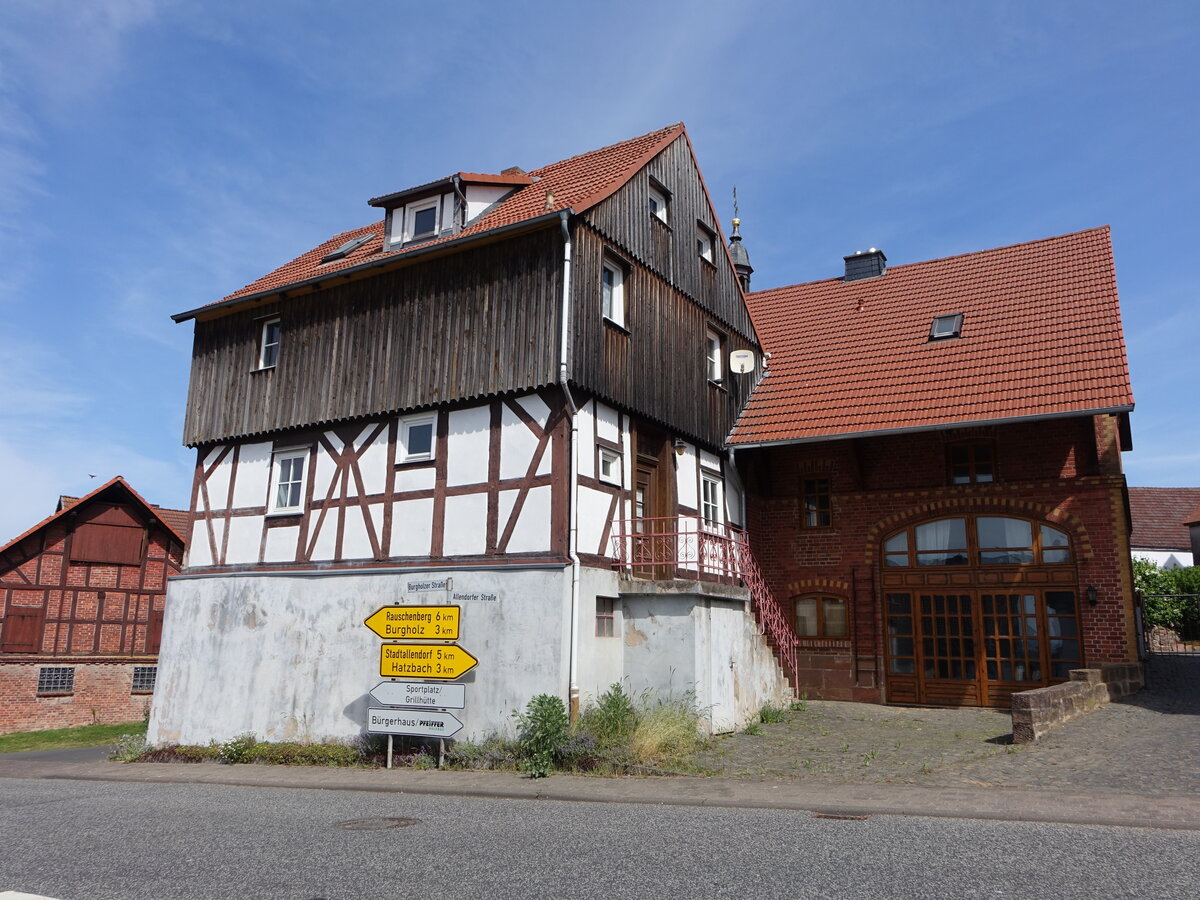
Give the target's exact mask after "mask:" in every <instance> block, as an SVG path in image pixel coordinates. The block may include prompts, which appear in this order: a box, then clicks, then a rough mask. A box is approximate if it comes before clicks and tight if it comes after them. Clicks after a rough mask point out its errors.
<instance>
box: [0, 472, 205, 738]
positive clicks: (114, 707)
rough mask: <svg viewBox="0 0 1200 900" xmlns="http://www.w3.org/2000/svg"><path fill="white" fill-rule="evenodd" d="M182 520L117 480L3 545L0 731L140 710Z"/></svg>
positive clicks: (66, 500) (179, 548)
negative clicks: (149, 502)
mask: <svg viewBox="0 0 1200 900" xmlns="http://www.w3.org/2000/svg"><path fill="white" fill-rule="evenodd" d="M188 519H189V514H188V512H187V511H186V510H175V509H161V508H159V507H157V506H152V505H150V504H148V503H147V502H146V501H145V500H143V499H142V498H141V497H140V496H138V494H137V493H136V492H135V491H134V490H133V488H131V487H130V486H129V485H128V484H127V483H126V482H125V480H124V479H123V478H121V477H119V476H118V477H117V478H114V479H113V480H111V481H109V482H108V483H106V484H104V485H102V486H101V487H99V488H97V489H96V490H94V491H92V492H91V493H90V494H88V495H87V496H85V497H82V498H74V497H62V498H60V500H59V503H58V508H57V509H56V511H55V512H54V514H53V515H51V516H50V517H48V518H46V519H45V520H43V521H41V522H39V523H38V524H37V525H35V526H34V527H32V528H31V529H29V530H28V531H26V532H25V533H24V534H22V535H20V536H19V537H16V538H14V539H13V540H11V541H9V542H8V543H7V544H5V545H4V546H3V547H0V732H9V731H34V730H38V729H43V728H64V727H69V726H74V725H90V724H92V723H95V722H126V721H131V720H134V719H139V718H141V717H142V716H143V715H144V714H145V711H146V708H147V706H148V704H149V702H150V697H151V694H152V692H153V690H154V682H155V676H156V674H157V662H158V660H157V654H158V648H159V641H160V638H161V635H162V624H163V610H164V601H165V597H166V586H167V578H168V577H169V576H170V575H174V574H177V573H178V572H179V570H180V569H181V567H182V565H183V553H184V538H183V537H182V535H184V534H186V533H187V530H188V529H187V525H188Z"/></svg>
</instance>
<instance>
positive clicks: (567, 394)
mask: <svg viewBox="0 0 1200 900" xmlns="http://www.w3.org/2000/svg"><path fill="white" fill-rule="evenodd" d="M568 216H569V210H565V209H564V210H560V211H559V224H560V225H561V226H562V235H563V292H562V311H561V316H560V319H561V324H562V333H561V334H560V336H559V354H558V383H559V386H560V387H561V388H562V392H563V397H564V398H565V399H566V401H567V411H568V413H569V414H570V416H571V466H570V487H569V490H570V495H569V498H568V502H569V503H570V505H571V510H570V514H569V516H568V521H569V523H570V525H569V528H568V531H567V554H568V555H569V556H570V558H571V635H570V642H569V647H570V654H571V655H570V660H569V663H568V669H569V672H570V676H569V678H570V681H569V689H568V690H569V694H568V697H567V709H568V712H569V714H570V717H571V722H576V721H578V720H579V424H578V421H577V419H578V414H579V407H577V406H576V405H575V398H574V397H572V396H571V388H570V386H569V385H568V384H567V347H568V344H569V341H570V317H569V312H570V302H571V230H570V228H569V227H568V225H567V220H568Z"/></svg>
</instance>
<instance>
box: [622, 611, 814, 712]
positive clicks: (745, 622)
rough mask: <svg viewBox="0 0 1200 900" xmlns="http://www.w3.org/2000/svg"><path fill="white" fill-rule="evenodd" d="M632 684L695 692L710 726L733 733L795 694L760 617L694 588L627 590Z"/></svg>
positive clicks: (672, 693)
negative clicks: (679, 590) (763, 631)
mask: <svg viewBox="0 0 1200 900" xmlns="http://www.w3.org/2000/svg"><path fill="white" fill-rule="evenodd" d="M624 599H625V614H626V615H625V631H624V655H625V676H626V678H627V680H628V685H629V689H630V691H631V692H633V693H638V692H639V691H641V690H643V689H646V688H648V689H650V690H651V691H653V692H655V693H656V694H657V695H658V696H660V697H664V698H670V697H682V696H684V695H685V694H686V693H688V692H694V694H695V699H696V703H697V705H698V706H699V708H700V709H701V710H703V711H704V717H705V724H706V727H707V729H708V730H709V731H711V732H713V733H721V732H726V731H733V730H736V729H739V728H741V727H743V726H744V725H745V724H746V723H747V722H749V721H750V720H751V719H752V718H753V717H754V715H755V714H756V713H757V712H758V710H759V709H761V708H762V706H763V705H764V704H766V703H770V704H772V705H784V704H786V703H788V702H790V701H791V698H792V696H793V694H792V690H791V687H790V686H789V685H788V683H787V679H786V678H785V677H784V675H783V670H782V669H781V668H780V667H779V664H778V662H777V661H776V660H775V657H774V654H772V652H771V650H770V648H769V647H768V646H767V645H766V643H765V641H764V640H763V638H762V637H761V636H759V634H758V629H757V626H756V625H755V622H754V617H753V615H752V614H751V612H750V611H749V609H748V607H747V606H746V605H745V604H744V603H742V602H741V601H739V600H726V599H722V598H718V597H708V596H703V595H695V594H646V595H633V594H627V595H626V596H625V598H624Z"/></svg>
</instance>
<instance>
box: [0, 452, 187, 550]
mask: <svg viewBox="0 0 1200 900" xmlns="http://www.w3.org/2000/svg"><path fill="white" fill-rule="evenodd" d="M121 494H123V495H125V498H127V499H130V500H133V501H134V502H135V503H136V504H137V505H139V506H140V507H141V508H142V509H143V511H144V512H146V513H147V514H148V515H149V516H151V517H152V518H154V519H156V520H158V522H160V523H161V524H162V525H163V527H164V528H166V529H167V531H169V532H170V533H171V535H172V536H173V537H174V538H175V539H176V540H177V541H179V543H180V544H181V545H183V546H185V547H186V546H187V537H186V536H185V535H186V533H187V531H188V529H189V528H190V527H191V520H192V514H191V513H190V512H189V511H188V510H186V509H164V508H163V507H160V506H155V505H154V504H152V503H147V502H146V500H145V499H144V498H143V497H142V495H141V494H139V493H138V492H137V491H135V490H134V489H133V488H132V487H130V485H129V482H127V481H126V480H125V479H124V478H122V477H121V476H120V475H118V476H116V477H115V478H112V479H110V480H108V481H106V482H105V483H104V484H102V485H100V486H99V487H98V488H96V489H95V490H94V491H92V492H90V493H88V494H85V495H84V496H82V497H69V496H66V495H62V496H60V497H59V500H58V506H57V509H56V510H55V512H54V513H52V514H51V515H49V516H47V517H46V518H44V519H42V520H41V521H40V522H38V523H37V524H36V525H34V526H33V527H31V528H29V529H27V530H26V531H23V532H22V533H21V534H19V535H17V536H16V537H15V538H13V539H12V540H11V541H9V542H8V543H7V544H4V546H2V547H0V554H4V553H6V552H7V551H8V550H10V549H11V548H13V547H15V546H16V545H17V544H19V543H21V542H22V541H23V540H25V539H26V538H28V537H30V536H31V535H34V534H37V532H39V531H41V530H42V529H43V528H46V527H47V526H48V525H50V524H52V523H53V522H56V521H58V520H59V519H61V518H63V517H64V516H66V515H69V514H71V513H72V511H73V512H74V513H76V514H78V513H79V511H80V510H82V509H84V508H86V507H87V506H88V505H89V504H91V503H93V502H96V501H101V502H108V501H111V500H113V499H114V497H116V496H118V495H121ZM2 567H3V566H2V565H0V568H2Z"/></svg>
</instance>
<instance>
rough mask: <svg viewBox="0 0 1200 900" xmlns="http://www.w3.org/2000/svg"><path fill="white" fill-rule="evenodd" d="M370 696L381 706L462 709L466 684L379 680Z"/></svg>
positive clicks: (465, 700)
mask: <svg viewBox="0 0 1200 900" xmlns="http://www.w3.org/2000/svg"><path fill="white" fill-rule="evenodd" d="M371 697H372V698H373V699H374V700H375V702H376V703H380V704H382V705H383V706H420V707H424V708H427V709H462V708H463V707H465V706H466V705H467V686H466V685H465V684H425V683H424V682H420V681H381V682H379V684H377V685H375V687H373V688H371Z"/></svg>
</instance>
